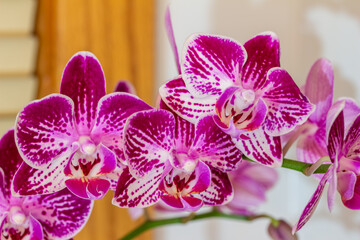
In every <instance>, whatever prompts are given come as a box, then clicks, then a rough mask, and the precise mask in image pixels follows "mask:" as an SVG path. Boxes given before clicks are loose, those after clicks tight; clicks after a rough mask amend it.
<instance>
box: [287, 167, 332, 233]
mask: <svg viewBox="0 0 360 240" xmlns="http://www.w3.org/2000/svg"><path fill="white" fill-rule="evenodd" d="M332 174H333V171H332V167H330V168H329V170H328V171H327V172H326V173H325V174H324V176H323V177H322V178H321V180H320V182H319V185H318V186H317V188H316V190H315V192H314V194H313V195H312V196H311V198H310V200H309V202H308V203H307V204H306V207H305V209H304V210H303V212H302V214H301V216H300V219H299V221H298V222H297V223H296V225H295V226H294V227H293V229H292V233H293V234H294V233H295V232H297V231H299V230H300V229H301V228H302V227H303V226H304V225H305V223H306V222H307V221H309V219H310V218H311V216H312V214H313V213H314V211H315V209H316V207H317V205H318V203H319V200H320V197H321V194H322V192H323V191H324V187H325V184H326V182H327V181H328V179H329V177H331V175H332ZM334 177H335V176H334Z"/></svg>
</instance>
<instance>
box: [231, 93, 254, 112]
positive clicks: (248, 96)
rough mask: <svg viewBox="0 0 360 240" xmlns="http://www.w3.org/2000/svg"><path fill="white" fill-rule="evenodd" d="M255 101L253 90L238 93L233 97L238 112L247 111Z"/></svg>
mask: <svg viewBox="0 0 360 240" xmlns="http://www.w3.org/2000/svg"><path fill="white" fill-rule="evenodd" d="M254 101H255V92H254V91H253V90H250V89H249V90H245V91H241V90H240V91H236V92H235V94H234V95H233V97H232V102H233V105H234V106H235V108H236V109H237V110H240V111H241V110H246V109H247V108H248V107H250V106H251V105H252V104H254Z"/></svg>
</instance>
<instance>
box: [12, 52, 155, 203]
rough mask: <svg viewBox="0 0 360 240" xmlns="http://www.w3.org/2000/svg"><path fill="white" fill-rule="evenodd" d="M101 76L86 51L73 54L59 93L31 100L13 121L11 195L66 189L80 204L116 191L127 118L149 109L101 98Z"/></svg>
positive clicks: (132, 100)
mask: <svg viewBox="0 0 360 240" xmlns="http://www.w3.org/2000/svg"><path fill="white" fill-rule="evenodd" d="M105 94H106V92H105V77H104V73H103V70H102V68H101V65H100V63H99V61H98V60H97V59H96V57H95V56H94V55H93V54H91V53H89V52H79V53H77V54H75V55H74V56H73V57H72V58H71V59H70V61H69V62H68V63H67V65H66V67H65V69H64V73H63V76H62V82H61V89H60V94H52V95H49V96H47V97H45V98H43V99H41V100H37V101H34V102H32V103H30V104H29V105H28V106H26V107H25V108H24V110H22V111H21V112H20V113H19V114H18V116H17V119H16V129H15V138H16V144H17V146H18V148H19V152H20V155H21V156H22V158H23V159H24V161H25V162H26V163H27V164H24V165H22V166H21V168H20V169H19V171H18V173H17V174H16V175H15V179H14V193H16V194H19V195H34V194H48V193H54V192H57V191H60V190H62V189H64V188H66V187H67V188H68V189H69V190H70V191H71V192H72V193H74V194H75V195H77V196H79V197H81V198H85V199H99V198H102V197H103V196H104V195H105V194H106V192H107V191H108V190H109V188H111V189H114V190H115V187H116V183H117V179H118V177H119V175H120V173H121V171H122V167H121V163H125V162H124V156H123V150H122V148H123V140H122V132H123V127H124V124H125V121H126V119H127V117H128V116H130V115H131V114H133V113H135V112H137V111H141V110H145V109H150V108H151V107H150V106H149V105H147V104H146V103H145V102H143V101H142V100H140V99H139V98H137V97H135V96H133V95H130V94H127V93H112V94H109V95H105Z"/></svg>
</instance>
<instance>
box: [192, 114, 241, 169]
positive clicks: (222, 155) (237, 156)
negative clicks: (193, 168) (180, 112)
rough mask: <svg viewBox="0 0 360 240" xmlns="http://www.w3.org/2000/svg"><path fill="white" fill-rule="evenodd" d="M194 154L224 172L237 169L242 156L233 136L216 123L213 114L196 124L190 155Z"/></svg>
mask: <svg viewBox="0 0 360 240" xmlns="http://www.w3.org/2000/svg"><path fill="white" fill-rule="evenodd" d="M192 154H194V155H198V158H199V159H201V161H203V162H204V163H206V164H208V165H209V166H212V167H214V168H216V169H219V170H221V171H223V172H226V171H232V170H235V169H236V168H237V167H238V166H239V164H240V162H241V156H242V153H241V151H240V150H239V149H238V148H237V147H236V146H235V144H234V143H233V141H232V139H231V137H230V136H229V135H227V134H225V133H224V132H223V131H222V130H221V129H220V128H219V127H218V126H217V125H216V124H215V122H214V120H213V117H212V116H207V117H204V118H202V119H201V120H200V121H199V123H198V124H197V125H196V137H195V140H194V143H193V146H192V147H191V153H190V155H192Z"/></svg>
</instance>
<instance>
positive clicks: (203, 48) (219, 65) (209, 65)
mask: <svg viewBox="0 0 360 240" xmlns="http://www.w3.org/2000/svg"><path fill="white" fill-rule="evenodd" d="M246 57H247V56H246V51H245V49H244V47H243V46H242V45H241V44H239V43H237V42H236V41H234V40H232V39H230V38H225V37H220V36H211V35H192V36H191V37H190V38H189V39H188V40H187V41H186V43H185V46H184V49H183V55H182V66H181V67H182V69H181V70H182V71H181V72H182V76H183V79H184V82H185V84H186V86H187V89H188V90H189V92H190V93H191V94H192V95H193V96H194V97H204V95H205V96H208V95H215V96H220V95H221V93H222V92H223V91H224V90H225V89H226V88H228V87H230V86H232V85H234V83H235V82H236V81H238V79H239V78H240V70H241V68H242V66H243V64H244V62H245V59H246Z"/></svg>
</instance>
